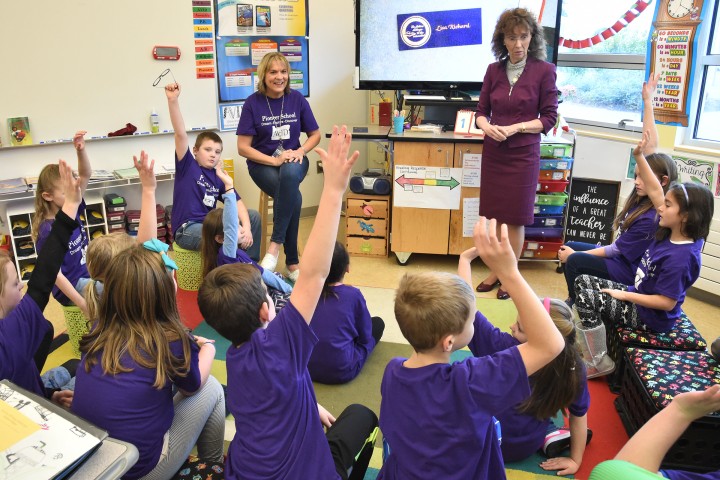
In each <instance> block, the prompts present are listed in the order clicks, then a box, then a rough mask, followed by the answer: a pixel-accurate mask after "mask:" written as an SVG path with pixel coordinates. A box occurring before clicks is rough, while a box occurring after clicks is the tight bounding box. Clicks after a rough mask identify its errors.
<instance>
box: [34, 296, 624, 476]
mask: <svg viewBox="0 0 720 480" xmlns="http://www.w3.org/2000/svg"><path fill="white" fill-rule="evenodd" d="M378 290H384V289H378ZM374 295H377V292H374ZM386 295H387V298H386V299H385V300H386V301H387V302H390V304H392V301H393V295H394V291H393V290H390V289H387V293H386ZM177 298H178V308H179V310H180V316H181V319H182V321H183V323H184V324H185V325H186V326H188V328H191V329H193V332H194V333H195V334H197V335H200V336H203V337H207V338H212V339H215V341H216V349H217V355H216V359H215V361H214V362H213V367H212V374H213V375H214V376H215V377H216V378H217V379H218V381H220V383H222V384H226V382H227V372H226V365H225V353H226V351H227V348H228V347H229V346H230V344H229V342H228V341H227V340H225V339H224V338H223V337H222V336H220V335H219V334H218V333H217V332H216V331H215V330H214V329H213V328H212V327H210V326H209V325H208V324H207V323H205V322H204V321H203V320H202V316H201V315H200V312H199V309H198V307H197V292H189V291H183V290H178V296H177ZM477 306H478V309H479V310H480V311H481V312H483V314H485V315H486V316H487V317H488V319H490V320H491V321H492V323H493V324H495V325H496V326H498V327H499V328H500V329H502V330H504V331H508V330H509V326H510V325H511V324H512V323H514V322H515V317H516V315H517V311H516V309H515V306H514V305H513V304H512V302H504V301H501V300H494V299H486V298H478V299H477ZM58 343H59V346H57V347H56V348H55V349H54V351H53V352H52V353H51V354H50V356H49V357H48V360H47V362H46V369H47V368H50V367H53V366H57V365H61V364H62V363H64V362H65V361H66V360H68V359H70V358H73V352H72V349H71V347H70V344H69V342H64V343H63V342H58ZM411 353H412V349H411V347H410V346H409V345H407V344H400V343H391V342H385V341H381V342H380V343H379V344H378V345H377V347H376V348H375V350H374V351H373V353H372V355H371V356H370V358H369V359H368V361H367V363H366V364H365V367H364V368H363V370H362V372H361V373H360V375H358V377H357V378H355V379H354V380H353V381H351V382H349V383H347V384H345V385H322V384H315V393H316V396H317V399H318V402H319V403H321V404H322V405H323V406H324V407H325V408H327V409H328V410H329V411H331V412H334V413H335V414H339V413H340V412H341V411H342V410H343V409H344V408H345V407H347V406H348V405H350V404H351V403H361V404H363V405H366V406H367V407H368V408H370V409H372V410H373V411H374V412H375V413H379V411H380V394H379V392H380V382H381V380H382V375H383V372H384V370H385V365H387V363H388V361H389V360H390V359H392V358H394V357H408V356H409V355H410V354H411ZM469 355H470V352H469V351H467V350H461V351H458V352H455V353H454V354H453V356H452V361H459V360H462V359H463V358H465V357H467V356H469ZM589 388H590V396H591V399H592V401H591V406H590V411H589V413H588V425H589V427H590V428H591V429H592V430H593V432H594V434H593V439H592V442H591V443H590V445H589V446H588V447H587V449H586V451H585V457H584V461H583V464H582V466H581V468H580V470H579V471H578V473H577V474H576V475H575V476H574V477H572V476H567V477H564V478H578V479H587V478H588V476H589V474H590V470H592V467H593V466H595V465H596V464H597V463H599V462H601V461H603V460H606V459H610V458H612V457H614V456H615V454H616V453H617V451H618V450H619V449H620V448H621V446H622V445H623V444H624V443H625V442H626V441H627V435H626V434H625V429H624V428H623V427H622V423H621V422H620V419H619V417H618V415H617V412H616V411H615V408H614V406H613V400H614V399H615V395H613V394H612V393H610V391H609V389H608V386H607V383H606V382H605V381H604V380H602V379H598V380H591V381H590V382H589ZM559 420H560V422H562V420H563V419H562V417H560V418H559ZM234 433H235V430H234V422H233V419H232V416H229V417H228V420H227V422H226V432H225V439H226V443H227V442H229V441H230V440H231V439H232V437H233V435H234ZM542 460H543V456H542V455H541V454H536V455H533V456H532V457H530V458H528V459H526V460H524V461H522V462H517V463H509V464H507V465H506V474H507V478H508V479H509V480H533V479H539V480H543V479H550V478H557V476H556V475H555V474H554V473H553V472H546V471H544V470H542V469H541V468H540V467H539V463H540V462H541V461H542ZM381 466H382V437H381V436H380V437H379V438H378V442H377V444H376V448H375V452H374V454H373V457H372V460H371V462H370V469H369V470H368V472H367V474H366V476H365V479H366V480H374V479H375V478H376V477H377V474H378V471H379V469H380V467H381Z"/></svg>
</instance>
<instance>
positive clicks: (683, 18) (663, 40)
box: [650, 0, 704, 127]
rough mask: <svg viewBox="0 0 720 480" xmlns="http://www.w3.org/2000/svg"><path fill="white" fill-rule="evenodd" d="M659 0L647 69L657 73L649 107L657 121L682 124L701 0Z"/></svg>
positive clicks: (686, 121)
mask: <svg viewBox="0 0 720 480" xmlns="http://www.w3.org/2000/svg"><path fill="white" fill-rule="evenodd" d="M659 3H660V5H659V6H658V9H657V17H656V18H655V22H654V23H653V25H654V27H655V32H654V34H653V42H652V48H651V52H652V54H651V58H650V71H651V72H655V73H658V74H660V80H659V82H658V89H657V91H656V92H655V94H654V95H653V99H652V103H653V109H654V110H655V118H656V119H658V120H659V121H661V122H666V123H676V124H679V125H682V126H685V127H686V126H687V125H688V115H687V111H688V108H687V106H688V98H687V97H688V89H689V86H690V74H691V73H692V61H693V57H694V52H693V46H694V40H695V34H696V33H697V29H698V26H699V25H700V12H701V11H702V8H703V3H704V0H660V1H659Z"/></svg>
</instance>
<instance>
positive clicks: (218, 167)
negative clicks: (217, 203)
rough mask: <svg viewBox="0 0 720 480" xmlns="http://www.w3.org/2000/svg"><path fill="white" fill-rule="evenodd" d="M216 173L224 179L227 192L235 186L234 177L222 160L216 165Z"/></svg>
mask: <svg viewBox="0 0 720 480" xmlns="http://www.w3.org/2000/svg"><path fill="white" fill-rule="evenodd" d="M215 173H216V174H217V176H218V178H219V179H220V180H222V182H223V185H224V186H225V191H226V192H227V191H228V190H230V189H231V188H233V187H234V186H235V182H234V181H233V178H232V177H231V176H230V174H229V173H228V172H227V170H225V169H224V168H223V164H222V162H218V164H217V165H215Z"/></svg>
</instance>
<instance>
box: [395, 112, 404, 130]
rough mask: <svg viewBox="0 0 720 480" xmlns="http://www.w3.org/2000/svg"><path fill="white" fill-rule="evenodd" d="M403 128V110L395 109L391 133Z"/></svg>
mask: <svg viewBox="0 0 720 480" xmlns="http://www.w3.org/2000/svg"><path fill="white" fill-rule="evenodd" d="M404 129H405V110H400V111H398V110H395V112H394V113H393V133H403V130H404Z"/></svg>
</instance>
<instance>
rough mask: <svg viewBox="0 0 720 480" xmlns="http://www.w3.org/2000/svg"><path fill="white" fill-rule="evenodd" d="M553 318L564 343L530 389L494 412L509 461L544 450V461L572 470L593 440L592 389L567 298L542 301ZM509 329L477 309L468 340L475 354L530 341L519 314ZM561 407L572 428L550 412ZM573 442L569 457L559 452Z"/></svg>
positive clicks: (532, 380) (563, 472)
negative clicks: (590, 417) (589, 414)
mask: <svg viewBox="0 0 720 480" xmlns="http://www.w3.org/2000/svg"><path fill="white" fill-rule="evenodd" d="M543 305H544V306H545V308H546V310H547V312H548V313H549V314H550V318H552V320H553V323H555V326H556V327H557V329H558V330H559V331H560V333H562V335H563V338H564V339H565V348H564V349H563V351H562V352H561V353H560V355H558V356H557V357H555V359H553V361H552V362H550V363H549V364H548V365H546V366H544V367H543V368H541V369H540V370H539V371H537V372H535V373H534V374H533V375H532V376H530V377H529V381H530V387H531V394H530V396H529V397H527V398H525V399H524V400H523V401H522V402H518V403H517V404H515V405H513V406H511V407H510V408H508V409H507V410H505V411H503V412H502V413H500V414H497V415H495V417H496V418H497V419H498V420H499V421H500V427H501V429H502V443H501V446H500V448H501V449H502V452H503V459H504V460H505V462H518V461H521V460H524V459H525V458H527V457H529V456H530V455H532V454H533V453H535V452H536V451H537V450H540V449H542V451H543V453H545V455H547V456H548V457H550V458H548V460H546V461H544V462H543V463H541V464H540V466H541V467H542V468H543V469H545V470H557V472H558V475H571V474H574V473H576V472H577V471H578V469H579V468H580V465H581V463H582V458H583V454H584V453H585V445H586V444H587V443H588V442H589V439H590V436H589V433H590V430H588V428H587V411H588V409H589V408H590V394H589V392H588V388H587V379H586V378H585V368H584V367H583V362H582V357H581V356H580V351H579V350H578V349H577V346H576V343H575V326H574V324H573V312H572V310H571V309H570V307H568V306H567V305H566V304H565V302H563V301H562V300H557V299H552V300H551V299H549V298H545V299H544V300H543ZM510 330H511V331H512V335H510V334H508V333H505V332H501V331H500V330H499V329H498V328H496V327H494V326H493V325H492V324H491V323H490V322H488V320H487V318H485V317H484V316H483V315H482V314H481V313H480V312H477V313H476V314H475V334H474V335H473V338H472V340H471V341H470V343H469V344H468V347H469V348H470V351H472V353H473V355H475V356H476V357H483V356H487V355H493V354H495V353H496V352H499V351H502V350H505V349H508V348H512V347H516V346H518V345H520V344H522V343H525V342H526V341H527V335H526V334H525V332H524V331H523V329H522V324H521V321H520V318H519V317H518V319H517V322H516V323H514V324H513V325H512V326H511V327H510ZM559 410H562V411H563V414H565V411H566V410H567V411H568V412H569V415H568V416H569V423H570V428H569V429H567V428H561V429H558V428H557V427H556V426H555V424H554V423H553V421H552V417H553V416H555V414H556V413H557V412H558V411H559ZM568 446H569V447H570V456H569V457H562V456H560V454H561V453H562V451H563V450H565V448H567V447H568Z"/></svg>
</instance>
